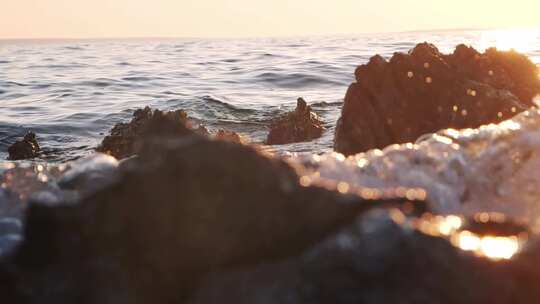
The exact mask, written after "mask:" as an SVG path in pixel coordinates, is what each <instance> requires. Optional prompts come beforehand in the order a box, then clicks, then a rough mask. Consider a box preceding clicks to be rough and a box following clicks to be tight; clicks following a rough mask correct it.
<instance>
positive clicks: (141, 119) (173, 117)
mask: <svg viewBox="0 0 540 304" xmlns="http://www.w3.org/2000/svg"><path fill="white" fill-rule="evenodd" d="M194 133H195V134H198V135H200V136H205V137H209V138H214V139H217V140H226V141H232V142H236V143H245V142H246V140H245V139H243V138H242V137H241V136H240V135H238V134H237V133H236V132H233V131H228V130H222V129H220V130H218V131H217V132H216V133H215V134H213V133H211V132H210V131H208V129H207V128H206V127H205V126H203V125H195V124H193V123H192V122H191V121H190V119H189V118H188V115H187V113H186V112H185V111H183V110H176V111H169V112H162V111H160V110H152V109H151V108H150V107H145V108H144V109H138V110H136V111H135V112H134V113H133V119H132V120H131V121H130V122H129V123H118V124H116V125H115V126H114V127H113V129H112V130H111V134H110V135H108V136H106V137H105V139H103V142H102V143H101V145H99V146H98V147H97V149H96V150H97V151H98V152H102V153H105V154H108V155H112V156H114V157H115V158H117V159H123V158H126V157H129V156H133V155H136V154H137V153H138V152H139V151H140V149H141V148H142V143H143V141H144V140H145V139H147V138H152V137H157V138H159V137H177V138H181V137H184V136H188V135H193V134H194Z"/></svg>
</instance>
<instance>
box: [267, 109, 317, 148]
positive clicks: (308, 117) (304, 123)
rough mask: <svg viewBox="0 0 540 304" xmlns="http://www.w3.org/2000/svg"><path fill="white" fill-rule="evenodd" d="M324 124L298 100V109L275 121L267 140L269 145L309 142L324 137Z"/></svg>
mask: <svg viewBox="0 0 540 304" xmlns="http://www.w3.org/2000/svg"><path fill="white" fill-rule="evenodd" d="M323 131H324V127H323V122H322V121H321V120H320V118H319V117H318V116H317V114H315V113H314V112H313V111H312V110H311V107H310V106H308V105H307V103H306V101H305V100H304V99H303V98H298V101H297V104H296V109H295V110H294V111H293V112H290V113H287V114H285V115H283V116H281V117H279V118H277V119H275V120H274V121H273V122H272V124H271V126H270V133H268V137H267V139H266V144H268V145H281V144H288V143H294V142H302V141H309V140H312V139H315V138H319V137H321V136H322V133H323Z"/></svg>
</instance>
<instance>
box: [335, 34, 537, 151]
mask: <svg viewBox="0 0 540 304" xmlns="http://www.w3.org/2000/svg"><path fill="white" fill-rule="evenodd" d="M355 75H356V83H353V84H352V85H351V86H350V87H349V90H348V92H347V94H346V97H345V103H344V106H343V109H342V115H341V118H340V119H339V121H338V124H337V127H336V135H335V140H334V144H335V149H336V151H338V152H342V153H344V154H347V155H349V154H355V153H358V152H363V151H367V150H369V149H373V148H384V147H386V146H388V145H390V144H394V143H405V142H414V141H415V140H416V139H417V138H418V137H419V136H421V135H423V134H426V133H432V132H436V131H438V130H440V129H444V128H474V127H478V126H480V125H482V124H487V123H494V122H500V121H502V120H505V119H507V118H510V117H512V116H513V115H515V114H516V113H518V112H521V111H523V110H525V109H527V108H528V107H530V106H532V104H533V103H532V99H533V97H534V96H535V95H536V94H538V93H539V92H540V80H539V78H538V71H537V68H536V66H535V65H534V64H533V63H532V62H531V61H530V60H528V59H527V57H525V56H524V55H521V54H518V53H516V52H513V51H509V52H500V51H497V50H495V49H488V50H487V51H486V52H485V53H483V54H481V53H478V52H477V51H476V50H474V49H472V48H469V47H466V46H464V45H460V46H458V47H457V48H456V50H455V52H454V53H453V54H450V55H443V54H441V53H440V52H439V51H438V50H437V48H436V47H435V46H433V45H431V44H428V43H422V44H419V45H417V46H416V47H415V48H414V49H413V50H411V52H410V53H409V54H402V53H396V54H394V56H393V57H392V58H391V59H390V60H389V61H386V60H385V59H384V58H382V57H381V56H378V55H377V56H374V57H372V58H371V59H370V61H369V63H368V64H366V65H362V66H359V67H358V69H357V70H356V72H355Z"/></svg>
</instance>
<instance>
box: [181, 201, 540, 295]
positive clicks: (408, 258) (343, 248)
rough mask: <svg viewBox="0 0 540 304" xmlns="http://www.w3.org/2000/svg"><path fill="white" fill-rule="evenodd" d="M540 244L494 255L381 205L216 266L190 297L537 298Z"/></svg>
mask: <svg viewBox="0 0 540 304" xmlns="http://www.w3.org/2000/svg"><path fill="white" fill-rule="evenodd" d="M539 250H540V246H539V244H538V243H537V242H536V243H533V244H530V247H529V250H528V252H527V253H525V252H524V253H522V254H520V255H518V256H516V257H514V258H513V259H512V260H510V261H492V260H488V259H485V258H480V257H476V256H474V255H472V254H470V253H467V252H464V251H461V250H460V249H457V248H455V247H453V246H452V245H451V244H450V243H449V242H448V241H446V240H444V239H442V238H438V237H433V236H428V235H426V234H422V233H420V232H418V231H415V230H410V229H409V228H407V227H403V226H400V225H398V224H396V223H395V222H394V221H393V220H391V219H390V218H389V217H388V216H387V215H386V214H384V213H382V212H379V211H377V212H373V213H371V214H369V215H367V216H363V217H359V218H358V219H357V221H356V222H354V223H353V224H352V225H350V226H348V227H346V228H344V229H343V230H341V231H340V232H338V233H336V234H335V235H333V236H331V237H329V238H327V239H326V240H324V241H322V242H320V243H319V244H318V245H316V246H314V247H312V248H310V249H309V250H306V251H305V252H304V253H303V254H301V255H298V256H295V257H290V258H288V259H284V260H280V261H278V262H273V263H263V264H258V265H253V266H248V267H244V268H239V269H233V270H227V271H218V272H214V273H213V274H211V275H208V276H207V277H206V278H205V280H204V281H203V283H202V284H201V285H200V288H199V289H198V290H197V291H196V292H195V293H194V294H193V297H192V298H191V299H190V301H188V303H190V304H208V303H236V304H248V303H249V304H252V303H291V304H292V303H294V304H307V303H310V304H319V303H320V304H323V303H336V304H354V303H366V304H377V303H411V304H412V303H415V304H422V303H425V304H428V303H453V304H457V303H482V304H484V303H485V304H491V303H536V302H537V301H538V298H539V297H540V290H539V289H538V288H537V283H538V282H539V280H540V269H539V267H538V266H537V265H538V264H537V263H538V260H539V258H538V256H537V254H538V251H539Z"/></svg>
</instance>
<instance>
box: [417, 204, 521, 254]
mask: <svg viewBox="0 0 540 304" xmlns="http://www.w3.org/2000/svg"><path fill="white" fill-rule="evenodd" d="M483 215H484V214H483ZM485 215H487V213H486V214H485ZM464 221H465V220H464V219H463V218H462V217H459V216H455V215H449V216H440V215H439V216H434V215H425V216H423V217H422V218H421V219H418V220H416V221H415V222H414V223H413V224H414V227H416V228H417V229H418V230H420V231H421V232H423V233H425V234H428V235H432V236H438V237H444V238H447V239H448V240H449V241H450V243H451V244H452V245H454V246H455V247H457V248H460V249H461V250H464V251H469V252H472V253H474V254H475V255H477V256H480V257H486V258H489V259H492V260H507V259H511V258H512V257H513V256H514V255H515V254H516V253H517V252H518V251H519V250H520V249H521V247H522V246H523V244H524V243H525V242H526V240H527V235H526V234H525V233H522V234H519V235H508V236H507V235H505V236H500V235H487V234H486V235H480V234H477V233H474V232H471V231H469V230H465V229H463V227H464Z"/></svg>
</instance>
